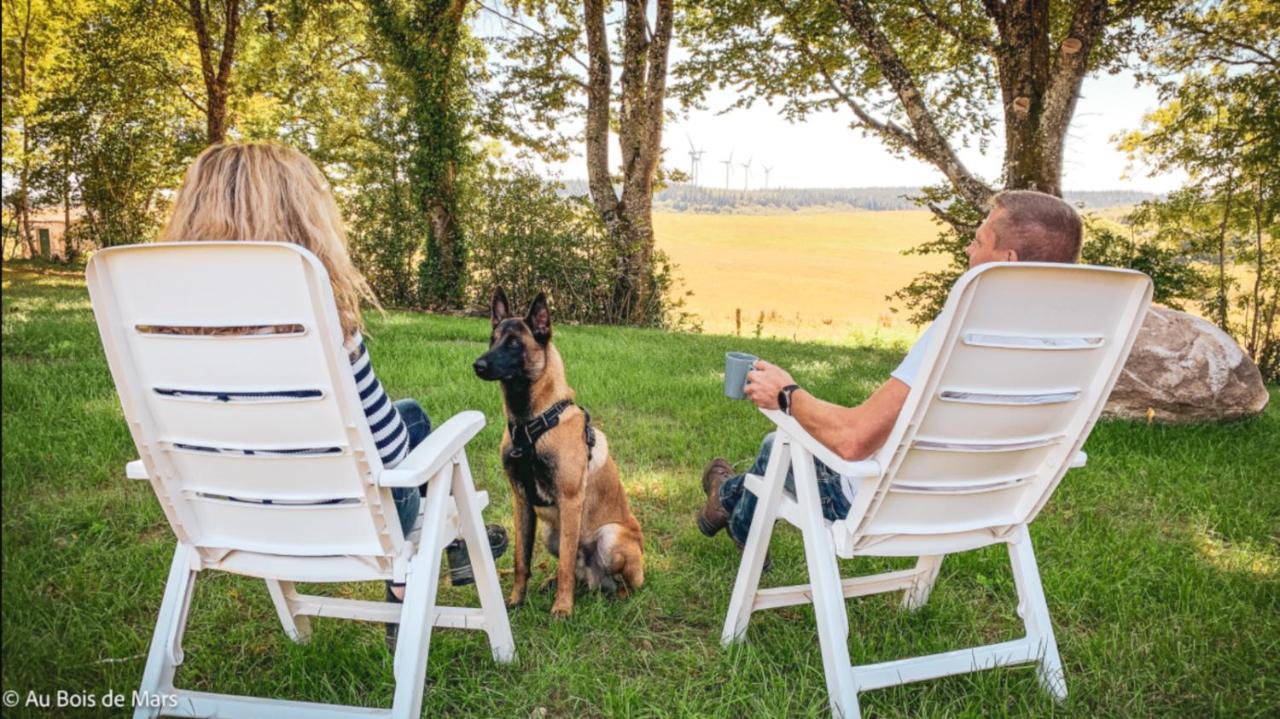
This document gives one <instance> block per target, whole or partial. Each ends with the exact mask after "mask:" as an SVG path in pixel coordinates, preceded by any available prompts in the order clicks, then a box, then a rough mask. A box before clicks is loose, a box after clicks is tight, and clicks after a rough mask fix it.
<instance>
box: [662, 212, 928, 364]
mask: <svg viewBox="0 0 1280 719" xmlns="http://www.w3.org/2000/svg"><path fill="white" fill-rule="evenodd" d="M930 218H931V215H930V213H929V212H927V211H924V210H912V211H895V212H827V213H793V214H785V215H696V214H685V213H657V214H655V215H654V218H653V223H654V231H655V234H656V237H657V245H658V248H659V249H661V250H663V251H665V252H666V253H667V254H668V255H669V256H670V257H671V259H672V260H673V261H674V262H675V263H676V265H678V269H677V271H676V274H677V275H678V276H679V277H680V278H681V280H682V281H683V285H684V288H685V289H687V290H690V291H692V292H693V295H692V296H691V297H688V298H687V299H686V309H687V310H689V311H691V312H693V313H694V314H696V315H698V317H699V318H700V319H701V320H702V322H703V328H704V330H705V331H707V332H713V333H717V334H733V333H734V332H735V331H737V326H736V312H737V311H738V310H741V313H742V326H741V332H742V334H743V335H747V336H753V335H754V334H755V332H756V326H757V324H758V323H759V319H760V315H761V313H762V312H763V313H764V316H765V317H764V322H763V330H762V335H763V336H766V337H768V336H775V337H786V338H795V339H826V340H836V341H840V340H846V339H849V338H850V336H851V335H854V334H858V335H862V334H865V333H870V332H876V333H880V334H889V335H897V336H914V335H915V329H914V328H913V327H911V325H909V324H907V323H906V321H905V320H904V319H902V315H901V313H899V314H891V313H890V312H889V305H888V303H887V302H886V301H885V299H884V298H885V295H887V294H889V293H891V292H893V291H894V290H897V289H898V288H900V287H902V286H904V285H906V284H907V283H908V282H909V281H910V280H911V278H912V277H914V276H915V275H916V274H917V273H919V272H922V271H924V270H933V269H940V268H942V267H943V266H945V264H946V260H945V258H943V257H941V256H929V257H918V256H915V255H911V256H904V255H902V254H900V252H901V250H903V249H906V248H908V247H912V246H914V245H917V244H919V243H921V242H923V241H925V240H927V239H930V238H932V237H933V236H934V235H935V234H936V233H937V227H936V226H935V225H934V224H933V222H932V220H931V219H930Z"/></svg>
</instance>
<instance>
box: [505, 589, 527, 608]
mask: <svg viewBox="0 0 1280 719" xmlns="http://www.w3.org/2000/svg"><path fill="white" fill-rule="evenodd" d="M521 604H524V593H523V592H521V593H520V594H512V595H511V596H509V597H507V609H515V608H516V607H518V606H520V605H521Z"/></svg>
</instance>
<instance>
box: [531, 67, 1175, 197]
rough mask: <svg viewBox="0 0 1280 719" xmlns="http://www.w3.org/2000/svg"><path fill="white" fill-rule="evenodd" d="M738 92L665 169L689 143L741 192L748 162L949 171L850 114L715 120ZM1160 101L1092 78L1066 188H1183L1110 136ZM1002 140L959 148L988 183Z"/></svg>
mask: <svg viewBox="0 0 1280 719" xmlns="http://www.w3.org/2000/svg"><path fill="white" fill-rule="evenodd" d="M731 100H732V96H731V95H729V94H727V93H725V92H719V93H716V94H713V95H711V96H710V97H709V99H708V102H707V107H708V109H707V110H698V111H692V112H690V113H689V114H688V115H687V116H685V117H681V118H678V119H676V120H674V121H668V123H667V124H666V127H665V128H664V131H663V146H664V147H666V148H667V154H666V164H667V166H669V167H676V168H679V169H682V170H684V171H685V172H688V171H689V156H688V152H689V140H690V139H692V141H693V143H694V144H695V145H696V146H697V147H699V148H701V149H704V150H705V151H706V152H705V154H704V155H703V157H702V165H703V170H702V177H701V179H700V180H699V184H702V185H708V186H712V187H724V186H725V166H724V165H723V164H722V163H721V161H722V160H725V159H726V158H727V157H728V156H729V153H730V152H732V153H733V162H734V164H733V174H732V177H731V180H730V182H731V185H732V187H733V188H734V189H740V188H742V187H743V181H744V179H745V178H744V176H743V168H742V167H741V163H743V162H746V161H747V160H748V159H751V160H752V167H751V176H750V178H749V181H750V187H752V188H760V187H763V186H764V183H765V176H764V171H763V169H762V168H763V167H764V166H771V167H772V168H773V169H772V171H771V172H770V173H769V186H770V187H775V188H776V187H896V186H913V187H914V186H920V185H926V184H933V183H937V182H939V181H941V180H942V175H941V173H939V172H938V171H937V170H936V169H934V168H933V167H932V166H931V165H928V164H926V163H923V162H920V161H918V160H915V159H911V158H901V157H896V156H894V155H892V154H891V153H889V152H888V151H887V150H886V149H885V148H884V146H883V145H882V144H881V143H880V141H879V140H877V139H875V138H874V137H863V135H862V133H861V131H859V130H853V129H850V128H849V122H850V120H851V119H852V114H851V113H849V112H848V111H847V110H846V111H843V112H837V113H827V114H820V115H811V116H810V117H808V118H806V119H805V120H804V121H803V122H800V123H791V122H788V121H787V120H786V119H784V118H783V117H781V115H780V114H779V110H778V108H777V107H773V108H771V107H769V106H767V105H765V104H764V103H757V104H756V105H755V106H754V107H752V108H750V109H747V110H734V111H731V112H728V113H725V114H717V111H719V110H722V109H723V108H725V107H726V106H728V105H729V104H730V102H731ZM1158 105H1159V102H1158V100H1157V98H1156V94H1155V90H1154V88H1151V87H1137V86H1136V85H1135V83H1134V80H1133V76H1132V74H1129V73H1121V74H1118V75H1101V76H1092V77H1088V78H1086V79H1085V81H1084V85H1083V87H1082V88H1081V97H1080V101H1079V103H1078V104H1077V105H1076V112H1075V116H1074V118H1073V120H1072V123H1071V128H1070V130H1069V134H1068V137H1067V142H1066V149H1065V153H1066V156H1065V158H1064V163H1063V165H1064V167H1063V188H1064V189H1066V190H1117V189H1123V190H1137V191H1145V192H1155V193H1163V192H1168V191H1170V190H1173V189H1175V188H1177V187H1178V186H1179V185H1181V183H1182V180H1183V179H1184V178H1183V177H1182V176H1180V175H1168V174H1166V175H1160V176H1156V177H1148V176H1147V171H1146V170H1145V168H1143V167H1142V166H1137V167H1131V166H1130V163H1129V161H1128V158H1127V157H1126V156H1125V154H1124V153H1123V152H1121V151H1120V150H1118V149H1116V146H1115V143H1114V142H1113V141H1112V140H1111V138H1112V137H1113V136H1114V135H1115V134H1117V133H1119V132H1122V131H1125V130H1132V129H1136V128H1138V127H1139V126H1140V125H1141V122H1142V117H1143V115H1144V114H1146V113H1147V112H1150V111H1151V110H1154V109H1155V108H1156V107H1157V106H1158ZM609 151H610V160H611V161H612V162H613V163H615V164H616V162H617V160H618V146H617V142H616V139H615V140H614V141H613V142H611V144H610V150H609ZM1002 151H1003V142H993V143H992V145H991V146H990V147H989V148H988V149H987V151H986V152H985V153H982V152H980V151H979V150H978V149H977V148H970V149H967V150H961V152H960V155H961V158H962V159H963V160H964V162H965V164H966V165H967V166H968V167H969V168H970V169H971V170H973V171H974V172H977V173H978V174H980V175H981V176H982V177H983V178H984V179H987V180H988V181H994V180H995V179H996V178H997V177H998V176H999V172H1000V160H1001V153H1002ZM545 170H547V171H548V172H549V173H550V174H557V175H559V176H560V177H561V178H562V179H566V180H572V179H582V178H584V177H585V176H586V163H585V161H584V160H583V158H582V155H581V152H580V151H579V152H578V153H577V154H575V155H574V156H573V157H572V158H570V159H569V160H568V161H567V162H565V163H557V164H552V165H549V166H547V167H546V168H545Z"/></svg>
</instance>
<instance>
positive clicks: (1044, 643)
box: [1009, 525, 1067, 702]
mask: <svg viewBox="0 0 1280 719" xmlns="http://www.w3.org/2000/svg"><path fill="white" fill-rule="evenodd" d="M1009 560H1010V562H1011V563H1012V564H1013V581H1014V584H1015V585H1016V586H1017V588H1018V615H1019V616H1021V617H1022V622H1023V625H1024V626H1026V628H1027V638H1028V639H1030V640H1032V641H1033V642H1036V643H1037V644H1038V645H1039V648H1040V660H1039V662H1038V663H1037V666H1036V677H1037V678H1038V679H1039V681H1040V686H1041V687H1042V688H1043V689H1044V690H1045V691H1046V692H1048V693H1049V694H1051V695H1052V696H1053V698H1054V699H1056V700H1057V701H1060V702H1061V701H1063V700H1065V699H1066V698H1067V678H1066V674H1065V673H1064V672H1063V670H1062V658H1061V657H1060V656H1059V655H1058V642H1057V640H1056V639H1055V638H1054V636H1053V624H1052V623H1051V621H1050V619H1049V605H1048V603H1047V602H1046V601H1045V598H1044V586H1043V585H1042V584H1041V583H1040V570H1039V568H1038V567H1037V566H1036V556H1035V553H1034V552H1033V551H1032V549H1031V533H1030V532H1028V531H1027V527H1026V525H1023V526H1021V527H1019V528H1018V529H1017V531H1016V535H1015V539H1014V541H1012V542H1010V543H1009Z"/></svg>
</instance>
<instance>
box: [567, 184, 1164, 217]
mask: <svg viewBox="0 0 1280 719" xmlns="http://www.w3.org/2000/svg"><path fill="white" fill-rule="evenodd" d="M563 193H564V194H566V195H586V194H587V183H586V181H584V180H570V181H567V182H565V183H564V190H563ZM918 194H920V188H919V187H839V188H784V189H776V190H746V191H744V190H725V189H720V188H712V187H695V186H693V185H689V184H676V185H668V186H666V187H664V188H662V189H661V190H659V191H658V192H657V194H656V195H655V196H654V199H653V208H654V209H655V210H658V211H665V212H707V213H745V214H750V213H752V212H779V211H795V210H806V209H818V210H871V211H879V210H917V209H920V206H919V205H917V204H915V203H914V202H912V201H911V199H910V198H912V197H914V196H916V195H918ZM1156 197H1157V195H1155V194H1154V193H1150V192H1131V191H1127V190H1101V191H1096V192H1071V191H1068V192H1067V193H1066V199H1067V201H1068V202H1070V203H1071V204H1073V205H1075V206H1077V207H1079V208H1081V209H1088V210H1102V209H1106V208H1108V207H1118V206H1128V205H1136V204H1138V203H1139V202H1143V201H1145V200H1153V199H1156Z"/></svg>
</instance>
